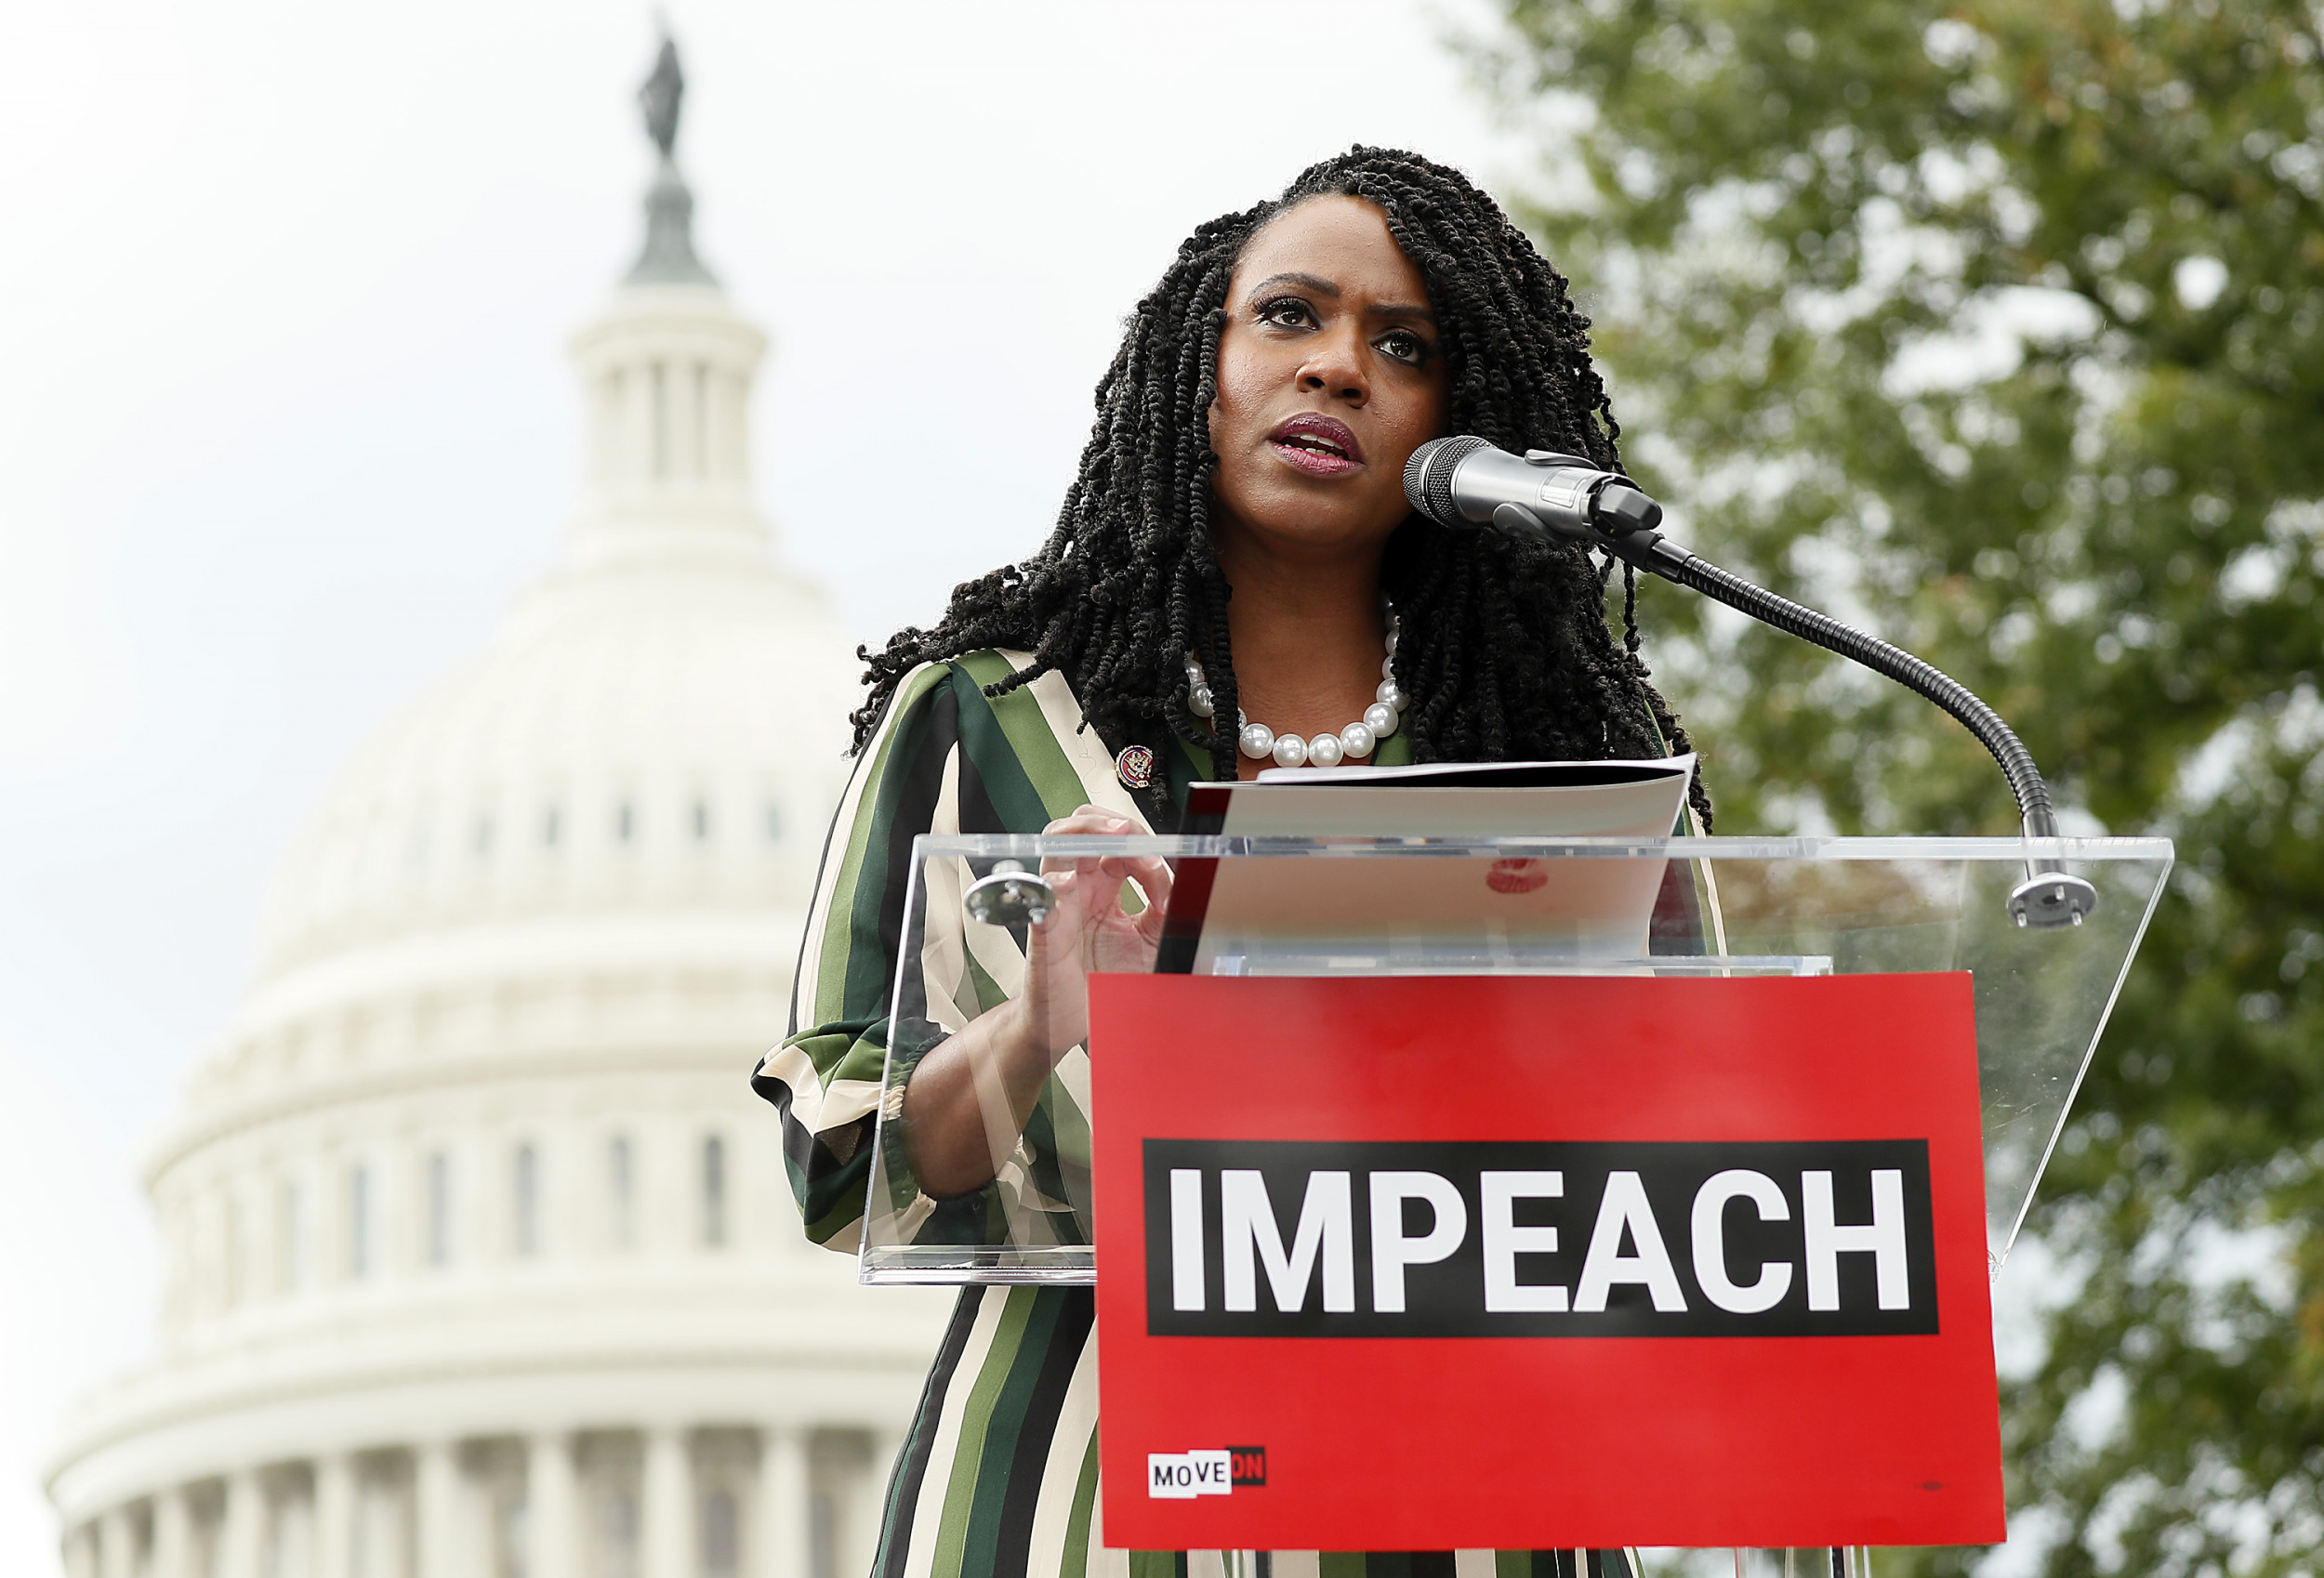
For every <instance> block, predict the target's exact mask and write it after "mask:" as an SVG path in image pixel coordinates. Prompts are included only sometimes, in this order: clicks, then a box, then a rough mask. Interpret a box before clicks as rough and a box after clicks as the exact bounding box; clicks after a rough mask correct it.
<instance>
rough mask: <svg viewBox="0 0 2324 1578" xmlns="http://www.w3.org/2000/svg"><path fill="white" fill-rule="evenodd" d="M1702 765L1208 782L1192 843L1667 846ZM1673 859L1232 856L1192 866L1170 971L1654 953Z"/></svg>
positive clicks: (1303, 773) (1493, 768)
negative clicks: (1577, 841)
mask: <svg viewBox="0 0 2324 1578" xmlns="http://www.w3.org/2000/svg"><path fill="white" fill-rule="evenodd" d="M1694 766H1695V758H1694V757H1693V756H1672V757H1668V758H1658V759H1655V760H1650V761H1611V762H1505V763H1489V764H1476V763H1442V764H1438V763H1431V764H1427V765H1423V766H1417V767H1407V768H1337V769H1289V770H1274V771H1270V772H1266V773H1262V774H1261V776H1260V778H1259V780H1258V781H1257V782H1251V783H1202V784H1196V785H1195V786H1194V789H1193V791H1192V793H1191V795H1190V796H1189V799H1188V804H1187V810H1188V827H1187V831H1188V832H1190V833H1204V834H1208V833H1215V834H1223V835H1242V836H1249V837H1269V836H1284V837H1314V838H1333V839H1371V838H1398V839H1402V838H1449V839H1457V840H1458V839H1481V838H1490V837H1496V836H1507V837H1545V838H1588V837H1614V838H1641V839H1647V838H1656V839H1658V838H1661V837H1663V836H1665V835H1669V834H1670V832H1671V831H1672V828H1673V824H1674V823H1675V822H1677V819H1678V815H1679V811H1680V808H1681V807H1682V806H1683V805H1684V802H1685V798H1686V786H1687V783H1688V782H1689V780H1690V778H1691V777H1692V774H1693V771H1694ZM1664 864H1665V861H1663V859H1662V857H1661V856H1659V855H1649V856H1641V857H1633V858H1623V857H1619V856H1592V857H1586V858H1573V857H1566V858H1556V859H1543V858H1538V857H1523V856H1519V857H1509V856H1500V855H1497V854H1494V853H1491V852H1478V853H1474V854H1470V853H1459V854H1438V853H1419V854H1414V855H1409V856H1403V855H1399V856H1366V855H1356V854H1353V853H1351V854H1346V855H1323V856H1285V857H1274V856H1233V857H1227V858H1223V859H1218V860H1210V861H1196V860H1188V861H1183V862H1182V869H1181V871H1180V874H1179V877H1178V884H1177V891H1176V893H1175V894H1174V895H1173V898H1172V901H1171V907H1170V914H1169V919H1168V921H1167V923H1166V927H1165V935H1164V942H1163V949H1162V957H1161V959H1160V961H1159V962H1158V963H1157V966H1156V967H1157V968H1160V969H1166V970H1169V969H1175V970H1192V971H1194V972H1195V973H1198V974H1213V973H1220V972H1226V973H1245V972H1248V973H1261V972H1268V973H1272V972H1273V969H1274V967H1275V966H1278V965H1284V964H1289V965H1291V967H1297V965H1296V962H1297V961H1301V960H1323V959H1327V958H1328V959H1331V960H1333V961H1335V965H1336V967H1346V966H1347V965H1348V964H1351V963H1353V962H1356V961H1360V960H1362V959H1367V958H1377V959H1380V960H1381V961H1383V967H1387V964H1386V962H1387V961H1403V962H1406V963H1409V964H1410V965H1412V966H1414V967H1434V968H1444V967H1457V966H1459V964H1460V963H1461V962H1462V961H1472V962H1473V965H1474V967H1476V968H1479V969H1499V968H1509V967H1522V964H1523V962H1524V961H1525V960H1526V959H1553V958H1561V957H1562V958H1567V959H1571V958H1575V957H1587V958H1638V957H1642V956H1644V953H1646V946H1647V933H1648V928H1649V927H1650V924H1651V922H1652V920H1653V916H1654V907H1655V901H1656V897H1657V894H1658V893H1659V891H1660V889H1661V887H1662V876H1663V867H1664Z"/></svg>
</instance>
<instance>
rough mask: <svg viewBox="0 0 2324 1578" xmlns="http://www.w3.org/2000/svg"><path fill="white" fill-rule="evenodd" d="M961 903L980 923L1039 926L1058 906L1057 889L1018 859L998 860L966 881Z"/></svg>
mask: <svg viewBox="0 0 2324 1578" xmlns="http://www.w3.org/2000/svg"><path fill="white" fill-rule="evenodd" d="M960 907H961V909H963V910H965V911H967V912H968V916H969V919H971V920H972V921H975V922H977V923H978V924H979V925H982V926H1039V925H1040V924H1041V923H1042V922H1043V921H1045V920H1047V919H1049V915H1050V911H1051V910H1053V909H1055V908H1056V907H1057V889H1055V888H1051V887H1050V885H1049V879H1048V878H1047V877H1045V876H1043V875H1042V874H1040V873H1038V872H1032V871H1027V870H1025V869H1024V866H1023V863H1022V862H1021V861H996V862H995V863H994V865H993V869H992V872H991V874H989V875H985V876H980V877H978V878H977V879H976V880H975V881H974V882H971V883H970V884H969V888H968V891H967V892H965V893H963V894H961V895H960Z"/></svg>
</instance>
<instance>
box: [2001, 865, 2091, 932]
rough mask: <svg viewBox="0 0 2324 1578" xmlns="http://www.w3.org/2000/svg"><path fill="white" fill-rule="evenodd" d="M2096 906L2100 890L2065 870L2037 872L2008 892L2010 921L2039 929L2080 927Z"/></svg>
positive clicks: (2021, 925)
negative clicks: (2084, 917)
mask: <svg viewBox="0 0 2324 1578" xmlns="http://www.w3.org/2000/svg"><path fill="white" fill-rule="evenodd" d="M2097 907H2098V890H2097V889H2096V888H2093V887H2092V886H2091V885H2090V884H2089V883H2087V882H2084V881H2083V880H2082V879H2081V878H2080V877H2079V876H2068V875H2067V874H2066V873H2064V872H2062V871H2045V872H2040V873H2037V874H2034V875H2032V876H2029V877H2027V879H2026V880H2025V881H2023V882H2021V883H2019V884H2018V885H2017V886H2016V887H2014V888H2011V889H2010V891H2009V918H2010V919H2012V920H2014V921H2015V922H2016V923H2017V924H2018V925H2019V926H2020V927H2032V928H2034V929H2036V930H2044V929H2047V928H2048V927H2053V926H2080V925H2081V924H2082V917H2083V916H2084V915H2087V914H2090V912H2091V911H2093V910H2094V909H2096V908H2097Z"/></svg>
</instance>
